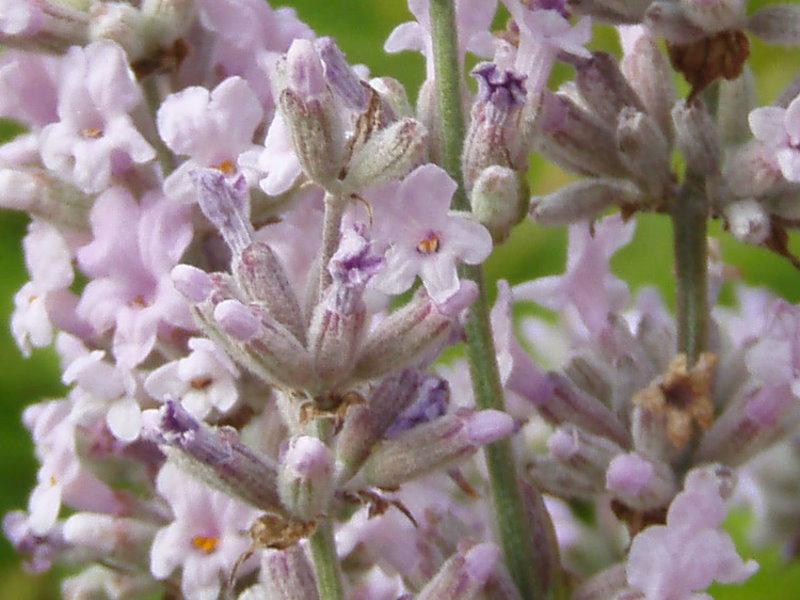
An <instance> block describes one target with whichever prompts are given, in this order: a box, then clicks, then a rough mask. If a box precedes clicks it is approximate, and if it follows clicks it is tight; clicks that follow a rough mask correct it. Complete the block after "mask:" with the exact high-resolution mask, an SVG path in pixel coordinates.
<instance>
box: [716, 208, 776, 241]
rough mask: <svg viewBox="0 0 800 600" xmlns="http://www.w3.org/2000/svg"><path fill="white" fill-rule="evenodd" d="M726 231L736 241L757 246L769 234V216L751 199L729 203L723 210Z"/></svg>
mask: <svg viewBox="0 0 800 600" xmlns="http://www.w3.org/2000/svg"><path fill="white" fill-rule="evenodd" d="M723 212H724V214H725V220H726V221H727V223H728V229H729V230H730V232H731V234H733V237H735V238H736V239H737V240H739V241H742V242H746V243H748V244H755V245H759V244H761V243H762V242H764V241H765V240H766V239H767V238H768V237H769V234H770V230H771V226H770V216H769V214H768V213H767V211H766V210H765V209H764V206H763V205H762V204H761V203H760V202H756V201H755V200H754V199H753V198H748V199H746V200H739V201H737V202H731V203H730V204H728V205H727V206H726V207H725V208H724V211H723Z"/></svg>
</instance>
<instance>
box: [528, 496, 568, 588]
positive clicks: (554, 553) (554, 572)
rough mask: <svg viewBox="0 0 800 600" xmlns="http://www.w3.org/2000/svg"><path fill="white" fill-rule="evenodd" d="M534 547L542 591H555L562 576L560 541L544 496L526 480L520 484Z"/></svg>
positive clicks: (538, 578)
mask: <svg viewBox="0 0 800 600" xmlns="http://www.w3.org/2000/svg"><path fill="white" fill-rule="evenodd" d="M519 487H520V492H521V493H522V502H523V506H524V507H525V516H526V517H527V522H528V523H527V524H528V527H529V528H530V536H531V541H532V546H533V547H534V548H536V567H535V568H536V571H537V574H538V577H537V582H538V583H539V586H540V588H541V589H553V588H554V587H555V586H556V585H557V580H558V578H559V577H560V575H561V560H560V557H559V552H558V539H557V538H556V530H555V527H554V526H553V519H552V518H551V517H550V513H549V512H548V510H547V505H546V504H545V502H544V498H543V497H542V494H541V493H539V490H537V489H536V488H534V487H533V486H532V485H531V484H530V483H528V482H527V481H525V480H521V481H520V482H519Z"/></svg>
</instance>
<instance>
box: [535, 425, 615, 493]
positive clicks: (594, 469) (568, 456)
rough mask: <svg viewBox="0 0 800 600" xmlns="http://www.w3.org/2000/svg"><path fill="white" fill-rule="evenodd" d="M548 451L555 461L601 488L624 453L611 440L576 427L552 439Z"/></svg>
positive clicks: (568, 428)
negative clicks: (611, 466) (600, 485)
mask: <svg viewBox="0 0 800 600" xmlns="http://www.w3.org/2000/svg"><path fill="white" fill-rule="evenodd" d="M547 449H548V450H549V452H550V456H551V457H553V458H554V459H555V460H557V461H559V462H561V463H563V464H565V465H569V466H570V467H572V468H573V469H575V470H577V471H581V472H582V473H584V474H585V475H586V477H587V479H589V480H591V481H594V482H596V483H598V484H599V483H602V482H603V481H604V477H605V473H606V469H608V465H609V464H610V463H611V461H612V460H613V459H614V457H615V456H616V455H617V454H619V453H621V452H622V451H623V450H622V448H621V447H620V446H619V445H618V444H615V443H614V442H612V441H611V440H608V439H606V438H604V437H602V436H597V435H592V434H590V433H586V432H585V431H583V430H581V429H579V428H577V427H572V426H567V427H563V428H561V429H558V430H557V431H556V432H555V433H554V434H553V435H551V436H550V439H548V440H547Z"/></svg>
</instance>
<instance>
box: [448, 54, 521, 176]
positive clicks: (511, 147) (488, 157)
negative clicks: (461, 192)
mask: <svg viewBox="0 0 800 600" xmlns="http://www.w3.org/2000/svg"><path fill="white" fill-rule="evenodd" d="M472 75H473V76H474V77H475V79H477V81H478V95H477V97H476V99H475V104H474V106H473V107H472V118H471V120H470V127H469V131H468V132H467V137H466V139H465V141H464V155H463V158H462V162H463V171H464V182H465V185H466V188H467V190H471V189H472V187H473V185H474V184H475V181H476V179H477V178H478V176H479V175H480V174H481V173H482V172H483V171H484V169H486V168H487V167H490V166H492V165H499V166H501V167H509V168H512V169H514V170H523V169H525V168H526V167H527V152H526V150H527V148H525V144H524V141H523V140H522V139H521V137H520V131H521V127H520V124H519V121H520V119H521V116H522V108H523V106H524V105H525V96H526V91H525V85H524V82H525V77H524V76H522V75H517V74H516V73H514V72H513V71H508V70H503V69H500V68H499V67H498V66H497V65H495V64H493V63H481V64H480V65H478V66H477V67H475V68H474V69H473V70H472Z"/></svg>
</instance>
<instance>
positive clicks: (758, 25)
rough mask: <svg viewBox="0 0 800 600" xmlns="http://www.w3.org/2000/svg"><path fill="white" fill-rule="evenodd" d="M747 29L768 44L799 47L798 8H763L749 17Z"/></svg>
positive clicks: (799, 13) (799, 17)
mask: <svg viewBox="0 0 800 600" xmlns="http://www.w3.org/2000/svg"><path fill="white" fill-rule="evenodd" d="M747 29H749V30H750V32H751V33H754V34H755V35H757V36H758V37H760V38H761V39H762V40H764V41H765V42H767V43H768V44H772V45H776V46H800V6H797V5H791V4H779V5H777V6H765V7H763V8H761V9H759V10H757V11H756V12H755V13H753V14H752V15H751V16H750V18H749V19H748V20H747Z"/></svg>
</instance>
